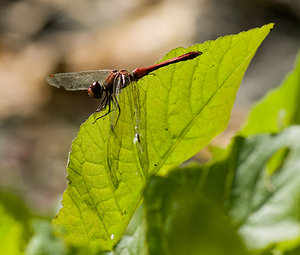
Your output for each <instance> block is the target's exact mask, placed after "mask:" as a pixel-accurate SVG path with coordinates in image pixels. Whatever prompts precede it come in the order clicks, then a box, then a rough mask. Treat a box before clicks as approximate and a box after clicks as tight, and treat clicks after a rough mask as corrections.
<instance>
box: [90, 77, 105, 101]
mask: <svg viewBox="0 0 300 255" xmlns="http://www.w3.org/2000/svg"><path fill="white" fill-rule="evenodd" d="M88 94H89V95H90V96H91V97H93V98H96V99H98V98H101V97H102V94H103V87H102V86H101V84H100V83H99V82H97V81H94V82H93V83H92V85H90V86H89V88H88Z"/></svg>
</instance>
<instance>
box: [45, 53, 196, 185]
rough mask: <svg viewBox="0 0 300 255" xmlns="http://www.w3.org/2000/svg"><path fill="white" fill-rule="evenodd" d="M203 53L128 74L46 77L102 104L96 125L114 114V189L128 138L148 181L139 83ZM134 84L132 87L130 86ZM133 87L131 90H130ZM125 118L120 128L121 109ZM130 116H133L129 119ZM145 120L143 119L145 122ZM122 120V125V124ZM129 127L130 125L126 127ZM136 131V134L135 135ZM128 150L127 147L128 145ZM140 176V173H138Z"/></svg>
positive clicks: (110, 145)
mask: <svg viewBox="0 0 300 255" xmlns="http://www.w3.org/2000/svg"><path fill="white" fill-rule="evenodd" d="M201 54H202V52H199V51H191V52H188V53H186V54H183V55H180V56H178V57H175V58H171V59H169V60H166V61H164V62H161V63H158V64H155V65H152V66H149V67H146V68H137V69H134V70H133V71H132V72H131V73H130V72H129V71H127V70H117V69H114V70H91V71H82V72H69V73H58V74H52V75H49V76H48V77H47V82H48V83H49V84H50V85H52V86H55V87H63V88H64V89H66V90H71V91H74V90H87V92H88V94H89V95H90V96H91V97H92V98H95V99H98V100H99V101H100V103H99V106H98V108H97V109H96V111H95V112H102V113H103V111H105V110H106V109H107V108H108V110H107V111H106V112H104V113H103V114H102V113H101V114H99V115H101V116H99V117H95V120H94V122H93V123H94V124H95V123H96V122H97V120H99V119H101V118H104V117H105V116H107V115H108V114H110V113H111V112H113V114H111V115H110V121H111V124H110V135H109V136H108V138H107V139H108V140H107V166H108V170H109V174H110V179H111V182H112V184H113V187H114V188H115V189H117V188H118V187H119V183H120V181H121V179H122V174H121V173H120V172H119V164H120V162H119V157H120V153H121V148H122V146H123V145H122V144H123V143H124V142H125V141H126V137H128V135H129V137H132V136H131V135H132V134H133V140H132V141H133V143H132V144H134V147H135V148H136V149H135V151H136V152H137V156H138V165H140V166H141V168H140V169H141V172H140V173H139V176H140V177H141V178H142V179H143V180H146V179H147V177H148V172H149V171H148V170H149V169H148V168H149V160H148V152H147V143H146V140H147V134H146V120H145V116H146V109H145V107H144V105H142V102H144V101H145V97H146V94H145V91H140V92H141V93H140V92H139V88H138V87H137V81H138V80H140V79H141V78H143V77H144V76H146V75H148V74H150V73H152V72H153V71H155V70H157V69H159V68H162V67H165V66H168V65H170V64H175V63H178V62H182V61H187V60H191V59H194V58H196V57H197V56H199V55H201ZM130 84H131V85H130ZM129 85H130V86H129ZM126 87H130V89H129V91H128V93H126V94H127V97H126V96H125V97H122V98H120V97H119V94H120V93H121V92H122V90H123V89H124V88H126ZM120 100H121V101H122V100H125V101H122V102H121V103H122V104H121V105H122V107H124V108H123V111H124V113H125V115H126V116H123V115H122V116H121V117H122V118H123V121H124V119H126V120H127V119H128V118H129V119H130V118H131V122H132V123H130V124H129V125H128V122H126V121H124V123H122V124H123V125H117V123H118V120H119V118H120V114H121V107H120V104H119V101H120ZM127 115H131V116H127ZM143 117H144V119H143ZM122 118H121V121H122ZM125 124H127V125H125ZM132 130H133V131H132ZM127 146H128V145H127ZM136 174H138V173H136Z"/></svg>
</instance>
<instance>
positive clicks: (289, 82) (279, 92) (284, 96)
mask: <svg viewBox="0 0 300 255" xmlns="http://www.w3.org/2000/svg"><path fill="white" fill-rule="evenodd" d="M299 98H300V52H299V54H298V57H297V60H296V64H295V68H294V70H293V71H292V72H291V73H290V74H289V75H288V76H287V77H286V79H285V81H284V82H283V83H282V85H281V86H280V87H279V88H277V89H274V90H273V91H270V92H269V93H268V94H267V95H266V96H265V97H264V98H262V99H261V100H260V101H259V102H257V104H256V105H255V106H254V107H253V108H252V110H251V112H250V114H249V117H248V120H247V122H246V124H245V126H244V127H243V128H242V130H241V131H240V134H241V135H243V136H249V135H252V134H259V133H270V132H272V133H276V132H279V131H280V130H282V129H284V128H285V127H287V126H291V125H295V124H300V110H299V109H300V100H299Z"/></svg>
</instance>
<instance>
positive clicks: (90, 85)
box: [47, 51, 202, 123]
mask: <svg viewBox="0 0 300 255" xmlns="http://www.w3.org/2000/svg"><path fill="white" fill-rule="evenodd" d="M201 54H202V52H199V51H191V52H188V53H186V54H183V55H181V56H178V57H175V58H172V59H169V60H166V61H164V62H161V63H159V64H155V65H152V66H149V67H146V68H137V69H135V70H133V71H132V73H129V72H128V71H126V70H93V71H83V72H70V73H58V74H52V75H49V76H48V77H47V82H48V83H49V84H50V85H52V86H55V87H63V88H64V89H66V90H87V91H88V94H89V95H90V96H91V97H93V98H96V99H100V105H99V107H98V108H97V110H96V112H100V111H103V110H105V109H106V107H107V106H108V111H107V112H106V113H105V114H103V115H102V116H100V117H98V118H96V120H95V122H96V121H97V120H98V119H100V118H103V117H104V116H106V115H107V114H109V113H110V112H111V104H113V105H114V106H115V107H116V108H117V109H118V111H119V114H118V117H117V120H116V122H115V123H117V121H118V119H119V117H120V113H121V108H120V105H119V102H118V95H119V93H120V92H121V90H122V89H123V88H125V87H127V86H128V85H129V84H130V83H131V82H134V81H138V80H139V79H141V78H142V77H144V76H145V75H147V74H149V73H150V72H153V71H155V70H157V69H159V68H162V67H164V66H167V65H170V64H174V63H178V62H181V61H186V60H189V59H193V58H195V57H197V56H199V55H201ZM95 122H94V123H95Z"/></svg>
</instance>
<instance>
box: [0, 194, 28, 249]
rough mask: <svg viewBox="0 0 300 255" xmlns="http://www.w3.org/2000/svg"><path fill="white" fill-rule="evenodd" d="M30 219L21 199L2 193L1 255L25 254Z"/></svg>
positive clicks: (0, 199)
mask: <svg viewBox="0 0 300 255" xmlns="http://www.w3.org/2000/svg"><path fill="white" fill-rule="evenodd" d="M29 219H30V213H29V211H28V209H27V207H26V206H25V204H24V203H23V202H22V200H21V199H20V198H19V197H17V196H15V195H13V194H10V193H3V192H1V193H0V254H5V255H19V254H24V249H25V242H26V241H27V239H28V238H29V234H30V228H29Z"/></svg>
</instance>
